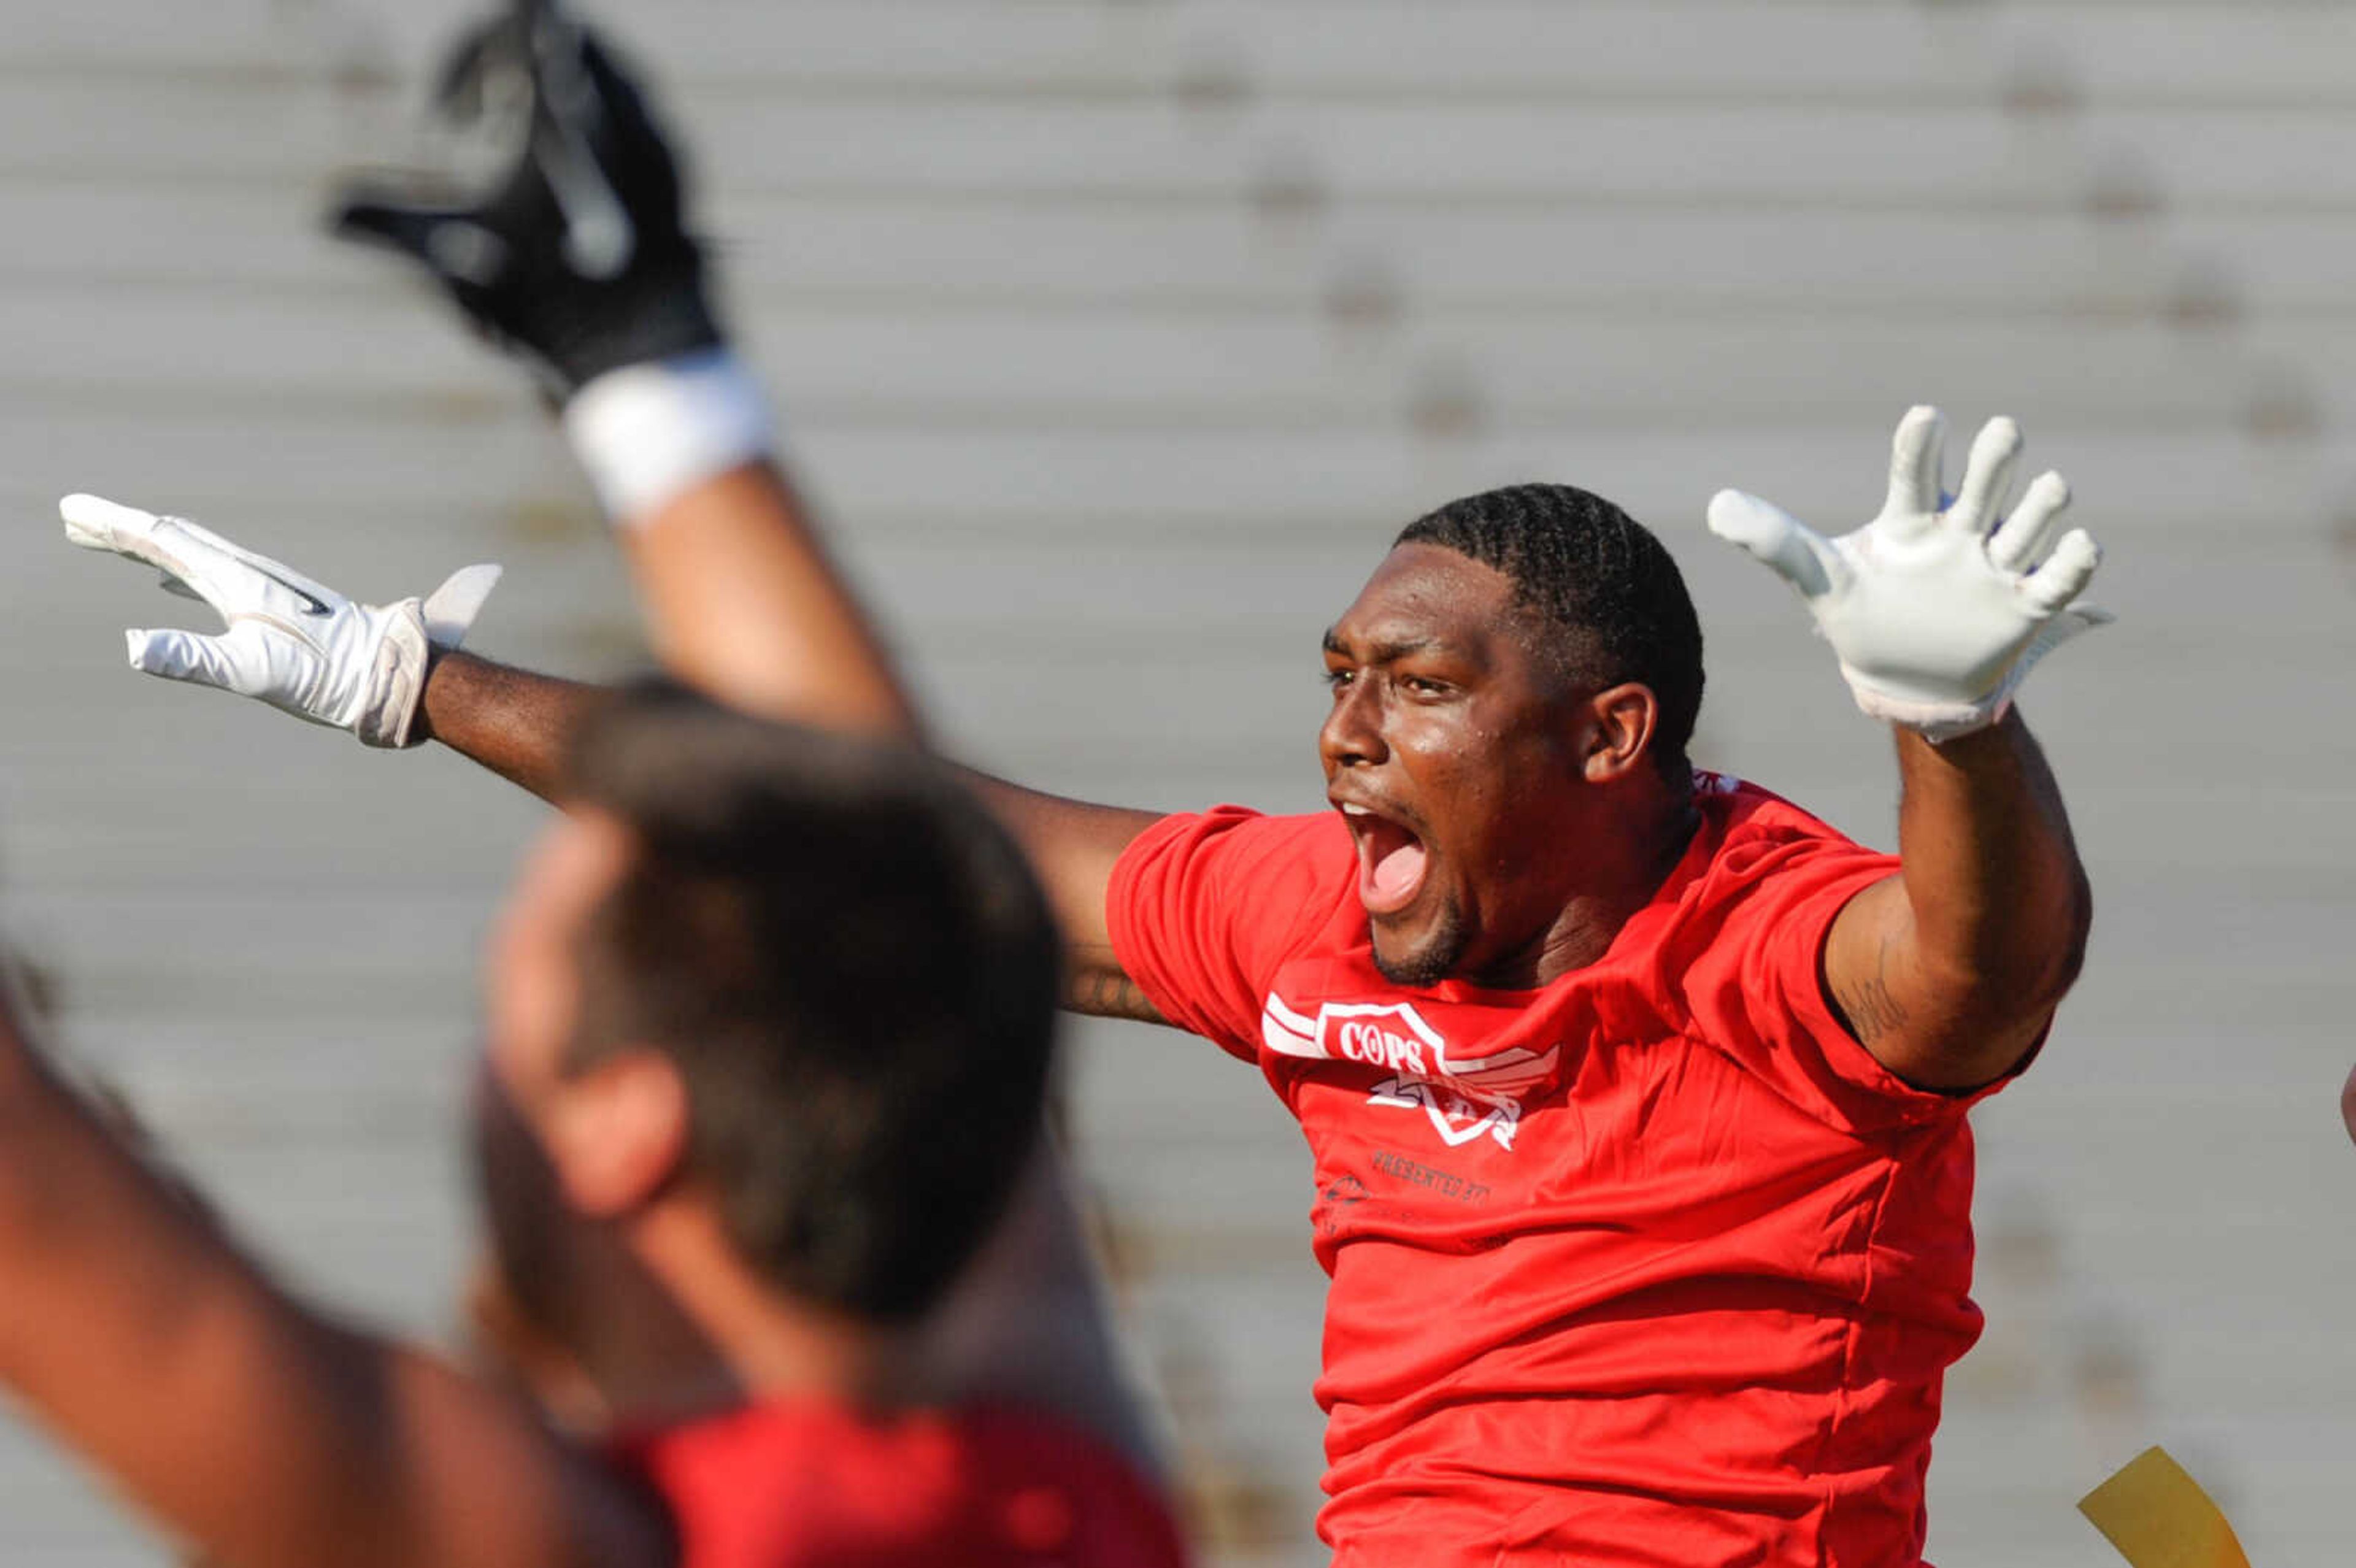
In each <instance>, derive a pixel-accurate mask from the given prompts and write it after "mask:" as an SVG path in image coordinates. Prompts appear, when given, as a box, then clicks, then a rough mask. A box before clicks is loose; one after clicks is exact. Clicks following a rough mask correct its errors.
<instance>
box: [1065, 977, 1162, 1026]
mask: <svg viewBox="0 0 2356 1568" xmlns="http://www.w3.org/2000/svg"><path fill="white" fill-rule="evenodd" d="M1065 1002H1066V1005H1067V1006H1068V1007H1070V1008H1071V1009H1072V1010H1073V1011H1074V1012H1076V1013H1086V1014H1087V1015H1088V1016H1089V1017H1091V1018H1099V1019H1134V1020H1135V1021H1137V1022H1139V1023H1147V1024H1158V1023H1167V1022H1169V1021H1170V1020H1169V1019H1165V1018H1163V1017H1162V1009H1161V1008H1157V1007H1155V1006H1154V1005H1153V1004H1152V1003H1151V1002H1150V1001H1148V1000H1146V997H1145V993H1144V991H1143V990H1141V989H1140V988H1139V987H1138V984H1137V982H1136V981H1134V980H1132V979H1130V977H1129V976H1126V975H1124V974H1122V973H1121V972H1120V971H1119V970H1118V969H1089V970H1084V971H1082V972H1081V973H1079V974H1076V975H1074V976H1072V980H1071V984H1070V985H1069V986H1067V987H1065Z"/></svg>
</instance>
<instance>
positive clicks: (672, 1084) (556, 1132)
mask: <svg viewBox="0 0 2356 1568" xmlns="http://www.w3.org/2000/svg"><path fill="white" fill-rule="evenodd" d="M687 1119H688V1099H687V1083H686V1082H685V1081H684V1080H683V1079H681V1078H680V1075H679V1068H678V1066H677V1065H676V1064H674V1063H673V1062H672V1061H671V1060H670V1058H669V1057H668V1056H665V1055H664V1054H663V1053H662V1052H660V1051H650V1050H646V1049H632V1050H627V1051H615V1052H613V1053H612V1054H610V1055H607V1056H605V1057H604V1058H603V1059H601V1060H600V1061H598V1063H597V1064H596V1065H595V1066H594V1067H592V1068H590V1069H588V1070H587V1071H586V1072H581V1073H578V1074H576V1075H574V1076H573V1077H572V1078H569V1079H567V1080H566V1081H565V1083H564V1084H563V1085H562V1088H560V1089H559V1090H558V1091H557V1093H556V1098H555V1104H553V1105H552V1107H551V1111H550V1115H549V1117H548V1123H547V1125H548V1133H547V1138H548V1145H549V1149H548V1152H549V1158H550V1160H551V1161H552V1163H553V1164H554V1165H555V1167H556V1177H557V1179H558V1180H559V1181H560V1182H562V1184H563V1187H564V1195H565V1197H566V1199H567V1200H570V1202H571V1203H572V1205H573V1208H574V1209H576V1210H578V1211H581V1212H582V1213H584V1214H586V1215H589V1216H592V1217H593V1218H596V1219H601V1220H611V1219H618V1218H620V1217H621V1216H623V1215H625V1214H627V1213H629V1212H630V1211H632V1210H634V1209H637V1208H640V1207H642V1206H643V1205H644V1204H646V1203H647V1202H648V1200H651V1199H652V1198H653V1197H654V1195H655V1194H656V1193H658V1192H659V1191H660V1190H661V1189H662V1188H663V1186H664V1184H665V1183H667V1182H669V1180H670V1179H671V1178H672V1177H673V1176H674V1175H676V1174H677V1173H678V1171H679V1168H680V1161H681V1160H683V1159H684V1158H685V1157H686V1156H687Z"/></svg>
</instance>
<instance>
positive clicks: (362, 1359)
mask: <svg viewBox="0 0 2356 1568" xmlns="http://www.w3.org/2000/svg"><path fill="white" fill-rule="evenodd" d="M562 796H563V799H564V801H565V803H566V807H567V809H566V811H565V813H564V815H563V816H561V817H560V818H558V820H557V822H556V824H555V825H554V826H553V827H552V828H551V829H550V830H549V831H548V832H547V834H546V835H545V836H544V837H543V838H542V840H541V844H540V846H539V847H538V848H537V849H536V850H535V852H534V853H533V855H532V856H531V858H530V861H529V863H528V865H527V867H526V869H524V871H523V873H522V875H521V877H520V879H519V882H518V885H517V888H516V891H515V893H514V895H513V897H512V899H511V900H510V901H509V907H508V910H507V912H506V914H505V917H504V918H503V920H502V922H501V924H500V928H499V933H498V938H497V940H496V942H495V944H494V949H493V952H492V955H491V962H490V964H489V966H488V972H487V1044H486V1049H485V1056H484V1069H483V1072H482V1075H481V1079H480V1084H479V1093H478V1096H477V1149H478V1156H479V1158H478V1167H479V1171H480V1175H481V1178H482V1183H483V1198H484V1201H485V1206H486V1210H487V1215H488V1219H489V1222H490V1232H491V1235H492V1238H493V1242H494V1253H495V1256H496V1259H497V1262H498V1273H499V1278H500V1285H501V1287H502V1291H503V1294H504V1296H505V1297H506V1298H507V1300H508V1301H509V1302H510V1303H512V1304H513V1307H514V1309H515V1310H516V1311H518V1312H519V1313H520V1314H521V1315H522V1317H523V1318H524V1319H525V1321H526V1322H527V1323H528V1324H529V1326H530V1329H531V1331H532V1332H533V1333H534V1334H535V1335H536V1336H538V1337H539V1338H540V1339H541V1340H542V1342H544V1343H546V1344H548V1345H550V1346H553V1347H558V1348H561V1349H562V1353H563V1355H564V1357H565V1359H566V1360H567V1363H568V1365H569V1366H570V1368H571V1369H572V1370H573V1371H574V1372H575V1373H576V1374H577V1376H578V1378H579V1379H580V1381H581V1383H582V1385H583V1386H584V1388H586V1389H588V1390H591V1391H594V1396H595V1398H596V1400H597V1401H598V1402H599V1403H600V1405H601V1407H602V1409H603V1410H604V1411H605V1413H606V1415H607V1422H606V1429H605V1432H604V1433H603V1434H602V1435H601V1437H600V1438H599V1440H598V1441H597V1442H596V1443H594V1445H593V1444H587V1443H583V1442H579V1441H575V1440H572V1439H568V1438H564V1437H561V1436H559V1435H556V1434H555V1433H554V1432H553V1431H552V1428H550V1427H549V1426H548V1425H547V1424H544V1423H543V1422H542V1421H541V1419H540V1417H539V1415H538V1414H537V1413H536V1412H535V1411H534V1410H533V1409H532V1407H531V1406H530V1405H529V1404H528V1403H524V1402H522V1401H520V1400H519V1399H516V1398H514V1397H512V1396H510V1395H508V1394H506V1393H504V1392H499V1391H497V1390H494V1389H493V1388H491V1387H490V1386H488V1385H487V1384H486V1383H483V1382H480V1381H476V1380H474V1379H472V1378H470V1377H468V1376H466V1375H464V1374H462V1373H460V1372H458V1371H455V1370H453V1369H452V1368H450V1367H448V1366H446V1365H444V1364H443V1363H441V1362H439V1361H437V1360H435V1359H434V1357H432V1356H431V1355H428V1354H426V1353H423V1352H422V1351H419V1350H416V1349H410V1348H407V1347H404V1346H402V1345H399V1344H395V1343H391V1342H389V1341H386V1340H382V1339H376V1338H374V1337H371V1336H369V1335H368V1334H365V1333H362V1332H359V1331H356V1330H354V1329H351V1328H347V1327H344V1326H342V1325H340V1324H338V1323H337V1322H336V1321H334V1320H332V1319H330V1318H328V1317H325V1316H322V1315H320V1314H318V1313H316V1312H314V1311H312V1310H310V1309H308V1308H306V1307H303V1306H301V1305H299V1304H298V1303H296V1302H295V1300H294V1299H293V1298H292V1297H290V1296H288V1295H287V1294H286V1293H285V1292H284V1291H283V1290H282V1289H281V1288H280V1287H279V1286H278V1285H276V1284H275V1283H274V1282H273V1280H272V1279H271V1278H270V1277H269V1276H268V1275H266V1274H265V1273H264V1272H263V1271H262V1270H261V1269H260V1268H259V1267H257V1266H256V1265H255V1264H252V1263H251V1262H250V1261H249V1260H248V1259H247V1258H246V1257H245V1256H244V1255H243V1254H241V1253H240V1252H239V1250H238V1249H237V1248H236V1246H235V1245H234V1243H232V1242H231V1241H230V1240H229V1239H228V1238H227V1236H226V1235H225V1233H224V1232H222V1230H221V1229H220V1227H219V1226H218V1225H217V1223H215V1222H214V1221H211V1220H210V1219H209V1217H208V1216H206V1215H205V1214H204V1213H203V1212H202V1211H200V1210H199V1209H198V1208H196V1207H194V1206H192V1205H191V1204H190V1203H189V1202H188V1201H187V1196H186V1195H185V1194H184V1193H182V1192H181V1191H178V1190H177V1189H175V1188H174V1187H173V1186H172V1185H171V1184H170V1183H168V1182H167V1181H166V1180H165V1179H161V1178H160V1177H159V1176H158V1175H156V1174H155V1173H154V1172H152V1171H151V1170H150V1169H149V1168H147V1167H146V1165H145V1162H144V1160H143V1157H142V1156H141V1154H140V1152H139V1151H138V1150H137V1149H136V1147H134V1145H133V1144H132V1143H131V1142H129V1141H127V1140H126V1139H124V1138H123V1136H122V1135H121V1134H120V1133H118V1132H116V1131H113V1130H111V1129H110V1127H109V1125H108V1119H107V1118H106V1117H104V1116H103V1115H102V1114H100V1113H99V1112H97V1111H95V1110H93V1109H92V1108H91V1107H90V1106H89V1105H88V1104H87V1103H86V1102H85V1101H84V1100H83V1099H82V1098H81V1097H80V1096H79V1095H77V1094H75V1093H72V1092H70V1091H69V1090H68V1089H67V1088H66V1087H65V1085H64V1082H63V1080H62V1079H61V1078H60V1077H59V1075H58V1073H57V1072H55V1071H54V1070H53V1069H52V1068H51V1067H50V1065H49V1064H48V1061H46V1060H45V1059H44V1058H43V1056H42V1055H41V1054H40V1052H39V1051H37V1050H36V1049H35V1048H34V1047H33V1046H32V1045H31V1044H30V1042H29V1040H28V1039H27V1033H26V1031H25V1030H24V1029H21V1028H19V1027H18V1026H17V1025H16V1022H15V1021H14V1018H13V1016H11V1015H10V1014H7V1013H0V1120H4V1121H5V1124H6V1125H7V1128H8V1138H7V1142H8V1157H7V1158H6V1159H5V1160H0V1294H5V1298H6V1300H7V1303H8V1310H7V1312H6V1313H5V1315H0V1381H5V1382H6V1383H7V1384H8V1386H9V1387H11V1388H12V1389H13V1390H14V1391H15V1392H16V1393H17V1394H18V1395H19V1396H20V1397H21V1398H22V1399H23V1400H24V1401H25V1402H26V1403H27V1404H28V1405H29V1406H30V1407H31V1408H32V1410H33V1411H34V1412H35V1413H37V1415H38V1416H39V1418H40V1419H41V1420H43V1421H44V1422H45V1423H47V1424H48V1425H49V1426H50V1427H51V1428H52V1429H53V1430H54V1431H55V1432H56V1433H57V1435H59V1437H60V1439H62V1440H63V1441H65V1442H67V1443H69V1444H70V1445H73V1446H75V1447H77V1448H79V1449H80V1450H81V1451H82V1452H83V1453H85V1454H86V1455H88V1456H90V1457H91V1459H93V1460H94V1461H95V1462H96V1463H98V1464H99V1465H100V1466H101V1467H102V1468H104V1469H105V1470H106V1471H107V1472H108V1473H109V1474H110V1475H111V1476H112V1478H113V1479H114V1480H115V1481H116V1482H117V1483H118V1484H119V1485H121V1486H122V1487H123V1489H124V1490H125V1491H126V1492H127V1493H128V1494H129V1495H130V1496H131V1498H132V1499H134V1500H135V1501H136V1502H137V1503H139V1504H140V1505H141V1506H142V1507H143V1508H144V1509H145V1510H146V1511H147V1512H148V1513H149V1515H150V1516H151V1517H153V1518H154V1519H155V1520H157V1521H158V1522H160V1523H161V1524H162V1525H164V1526H165V1527H166V1528H167V1529H168V1530H170V1531H172V1532H173V1533H175V1534H176V1535H177V1536H178V1537H179V1538H181V1539H182V1540H184V1541H187V1542H188V1543H189V1544H191V1545H192V1546H193V1547H195V1548H197V1549H198V1550H200V1551H201V1552H203V1553H205V1555H206V1558H207V1560H208V1561H211V1562H217V1563H222V1564H227V1565H234V1568H271V1565H281V1564H283V1565H284V1568H316V1565H317V1564H320V1563H337V1564H345V1565H377V1564H383V1565H386V1568H393V1565H401V1568H429V1565H431V1568H465V1565H466V1564H480V1565H482V1568H536V1565H545V1568H559V1565H563V1568H573V1565H600V1568H603V1565H612V1568H666V1565H677V1568H789V1565H796V1568H798V1565H804V1564H808V1565H811V1568H818V1565H822V1564H831V1563H876V1564H883V1563H905V1564H910V1565H912V1568H913V1565H916V1564H934V1563H944V1562H956V1563H1001V1564H1006V1565H1008V1568H1014V1565H1017V1564H1021V1565H1024V1568H1030V1565H1035V1564H1041V1563H1068V1564H1074V1565H1080V1564H1097V1563H1107V1564H1123V1565H1130V1564H1134V1565H1140V1568H1145V1565H1151V1568H1174V1565H1175V1564H1177V1563H1179V1562H1180V1561H1181V1554H1180V1552H1179V1549H1178V1546H1177V1542H1176V1541H1175V1538H1174V1536H1173V1534H1172V1533H1171V1532H1170V1531H1169V1528H1168V1523H1167V1519H1166V1515H1164V1514H1163V1513H1162V1509H1161V1507H1160V1504H1159V1503H1158V1501H1157V1500H1156V1499H1155V1498H1154V1497H1153V1494H1152V1492H1151V1488H1150V1486H1149V1485H1148V1484H1147V1482H1146V1481H1145V1480H1144V1479H1143V1478H1142V1477H1141V1475H1140V1474H1139V1473H1138V1472H1137V1471H1136V1469H1135V1468H1134V1467H1132V1466H1131V1465H1130V1463H1129V1462H1128V1460H1127V1459H1125V1458H1124V1457H1123V1456H1120V1455H1119V1453H1118V1452H1117V1451H1116V1450H1114V1449H1112V1448H1111V1447H1110V1446H1108V1445H1106V1444H1104V1443H1102V1442H1101V1441H1099V1440H1098V1439H1096V1438H1094V1437H1092V1436H1090V1435H1088V1434H1087V1433H1086V1432H1085V1431H1084V1430H1083V1429H1081V1428H1079V1427H1077V1426H1076V1425H1074V1424H1071V1423H1068V1422H1066V1421H1062V1420H1059V1419H1055V1418H1053V1417H1048V1416H1043V1415H1038V1414H1034V1413H1026V1412H1024V1411H1022V1410H1019V1409H1016V1408H1014V1407H1012V1406H1004V1407H990V1406H981V1405H968V1406H965V1407H962V1408H958V1409H954V1410H952V1409H947V1408H943V1407H940V1406H939V1405H938V1404H937V1403H936V1402H934V1401H933V1400H932V1399H931V1398H930V1397H929V1395H928V1392H927V1391H926V1388H925V1387H924V1381H923V1370H924V1365H925V1362H924V1359H923V1358H922V1357H921V1356H920V1355H917V1354H916V1353H914V1350H913V1349H912V1347H913V1344H914V1341H915V1340H916V1338H917V1337H918V1335H919V1334H920V1332H921V1328H920V1326H921V1324H922V1322H923V1320H924V1318H925V1317H926V1313H927V1312H928V1311H929V1310H930V1309H931V1308H932V1307H934V1306H935V1305H936V1304H937V1301H938V1300H939V1298H940V1297H941V1296H942V1295H943V1293H944V1292H945V1291H946V1290H947V1289H948V1285H949V1283H950V1282H951V1280H952V1279H954V1278H955V1277H956V1275H958V1271H959V1269H960V1268H961V1267H962V1266H963V1265H964V1264H965V1263H966V1261H967V1260H968V1259H969V1257H970V1256H971V1254H972V1253H973V1252H974V1250H975V1248H976V1247H977V1245H978V1244H979V1243H980V1241H981V1240H982V1238H983V1237H984V1235H985V1234H986V1233H987V1232H988V1230H989V1228H990V1226H991V1224H992V1222H993V1221H996V1219H997V1218H998V1216H999V1213H1000V1211H1001V1209H1002V1208H1003V1207H1004V1204H1005V1201H1006V1199H1007V1195H1008V1194H1009V1193H1010V1192H1011V1191H1012V1189H1014V1187H1015V1185H1016V1183H1017V1182H1018V1180H1019V1179H1021V1176H1022V1174H1023V1168H1024V1166H1025V1164H1026V1162H1027V1161H1028V1159H1029V1157H1030V1154H1031V1150H1032V1149H1033V1145H1034V1142H1035V1139H1036V1137H1037V1136H1038V1124H1039V1119H1040V1115H1041V1107H1042V1103H1043V1095H1044V1085H1045V1082H1046V1076H1047V1072H1048V1066H1049V1058H1050V1042H1051V1039H1052V1034H1053V1020H1054V1008H1055V990H1056V985H1057V979H1058V974H1059V967H1060V965H1059V960H1058V953H1057V946H1056V941H1055V931H1054V927H1053V923H1052V916H1051V914H1050V912H1049V911H1048V909H1047V906H1046V904H1045V901H1044V895H1043V893H1042V892H1041V891H1040V890H1039V888H1038V886H1037V884H1036V882H1035V880H1034V879H1033V877H1032V876H1031V874H1030V872H1029V869H1028V868H1027V866H1026V865H1025V864H1024V862H1023V857H1022V853H1021V851H1020V850H1019V849H1018V848H1016V847H1015V846H1014V845H1013V844H1012V842H1011V841H1010V840H1009V839H1008V838H1007V837H1006V836H1005V835H1004V834H1003V833H1002V832H1001V830H999V829H998V828H997V827H995V825H994V824H993V823H991V821H990V820H989V819H988V818H987V816H985V815H984V814H983V813H982V811H981V808H980V807H979V806H978V805H975V804H974V803H973V802H972V800H971V798H970V795H969V793H968V792H967V791H966V790H965V789H964V788H963V787H962V786H961V785H960V784H958V783H957V782H956V781H955V780H953V779H952V778H951V777H949V776H948V773H947V772H946V770H944V769H942V768H941V767H939V766H938V765H937V764H934V763H928V762H927V761H926V760H925V759H924V758H923V757H921V756H920V755H919V754H917V753H914V752H908V751H907V750H905V748H900V747H896V746H889V745H884V744H880V743H877V742H873V741H860V740H853V739H850V738H846V737H839V736H828V735H824V734H820V733H818V732H815V731H799V730H794V729H791V728H787V727H784V726H779V725H775V724H771V723H768V722H766V721H764V720H756V719H753V718H750V717H748V716H745V715H742V714H738V713H735V712H733V711H730V710H727V709H720V708H717V707H715V706H713V705H712V704H711V703H709V702H708V701H706V700H705V699H701V698H697V697H693V696H691V695H689V694H687V693H685V692H683V691H680V690H676V689H665V688H653V689H648V690H645V691H641V692H638V693H636V694H633V695H631V696H628V697H626V698H624V699H621V700H619V701H617V702H616V703H614V704H612V705H611V706H609V707H607V708H605V709H604V710H602V711H601V712H599V713H598V714H596V715H595V716H594V717H593V718H591V719H589V720H587V721H586V722H584V724H583V725H582V726H581V727H580V728H579V730H578V731H576V733H575V735H574V738H573V742H572V750H571V756H570V760H569V761H568V763H566V764H565V766H564V767H563V769H562ZM912 968H920V969H921V970H922V972H923V974H924V976H925V978H924V983H923V984H921V985H915V986H911V985H908V984H905V976H906V975H907V974H908V972H909V971H910V970H911V969H912Z"/></svg>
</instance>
